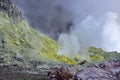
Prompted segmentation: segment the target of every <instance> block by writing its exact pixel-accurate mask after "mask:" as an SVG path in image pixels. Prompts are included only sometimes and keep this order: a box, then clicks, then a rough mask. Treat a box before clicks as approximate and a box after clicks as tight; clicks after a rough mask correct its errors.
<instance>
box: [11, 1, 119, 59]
mask: <svg viewBox="0 0 120 80" xmlns="http://www.w3.org/2000/svg"><path fill="white" fill-rule="evenodd" d="M13 2H14V3H16V4H17V5H18V6H19V7H20V8H21V9H22V10H23V12H24V14H25V16H26V17H27V19H28V20H29V22H30V23H31V25H32V26H34V28H36V29H38V30H40V31H42V32H43V33H45V34H47V35H49V36H50V37H52V38H53V39H55V40H58V42H59V43H60V44H61V45H62V46H63V48H62V49H60V50H59V53H61V54H66V55H69V56H72V57H74V56H76V55H77V54H78V53H79V52H80V51H81V48H84V47H87V46H95V47H100V48H103V49H104V50H106V51H119V52H120V42H119V40H120V17H119V16H120V15H119V14H120V9H119V7H120V6H119V4H120V0H13Z"/></svg>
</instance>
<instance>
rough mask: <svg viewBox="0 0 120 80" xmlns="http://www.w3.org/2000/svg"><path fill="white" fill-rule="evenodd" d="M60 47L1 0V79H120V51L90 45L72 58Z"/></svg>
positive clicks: (7, 1) (10, 5) (14, 8)
mask: <svg viewBox="0 0 120 80" xmlns="http://www.w3.org/2000/svg"><path fill="white" fill-rule="evenodd" d="M61 48H62V46H61V45H60V44H59V43H58V42H57V41H55V40H53V39H51V38H50V37H48V36H47V35H44V34H43V33H41V32H39V31H37V30H35V29H33V28H32V27H31V25H30V24H29V23H28V21H27V20H26V18H25V17H24V16H23V14H22V12H21V11H20V10H19V8H17V7H16V6H15V5H14V4H13V3H12V2H11V0H0V80H88V79H90V80H94V79H95V80H120V61H119V59H120V53H117V52H105V51H104V50H102V49H100V48H95V47H89V48H88V51H87V53H83V54H86V56H83V55H78V56H76V57H75V58H71V57H68V56H65V55H60V53H58V52H59V51H58V50H60V49H61ZM88 53H89V54H88ZM85 57H86V58H85ZM93 64H94V65H93ZM97 65H98V66H97ZM88 66H89V67H88ZM109 70H110V71H109ZM92 71H93V72H92ZM91 72H92V73H91ZM94 72H95V73H96V74H95V73H94ZM114 72H115V73H114ZM97 73H98V75H97ZM102 73H104V74H106V75H103V74H102ZM112 73H113V74H112ZM107 74H108V75H107ZM102 75H103V76H102ZM108 76H109V77H108ZM110 76H112V77H110Z"/></svg>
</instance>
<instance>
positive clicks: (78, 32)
mask: <svg viewBox="0 0 120 80" xmlns="http://www.w3.org/2000/svg"><path fill="white" fill-rule="evenodd" d="M58 42H59V43H60V44H61V45H62V46H63V48H62V49H61V50H59V53H61V54H64V55H67V56H70V57H75V56H76V55H77V54H79V52H80V51H81V50H80V48H83V47H87V46H95V47H100V48H103V49H104V50H106V51H120V24H119V18H118V15H117V14H116V13H113V12H107V13H105V14H104V15H103V16H100V17H93V16H87V17H86V18H85V19H84V20H83V21H82V22H80V23H79V24H76V25H75V26H74V27H73V28H72V29H71V32H70V34H61V35H60V36H59V40H58Z"/></svg>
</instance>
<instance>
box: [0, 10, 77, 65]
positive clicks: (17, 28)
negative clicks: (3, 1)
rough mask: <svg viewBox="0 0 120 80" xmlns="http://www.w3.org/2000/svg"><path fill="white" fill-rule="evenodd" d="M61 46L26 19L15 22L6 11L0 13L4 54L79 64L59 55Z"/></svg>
mask: <svg viewBox="0 0 120 80" xmlns="http://www.w3.org/2000/svg"><path fill="white" fill-rule="evenodd" d="M59 48H60V45H59V44H58V43H57V42H56V41H54V40H52V39H50V38H49V37H48V36H46V35H44V34H42V33H40V32H38V31H36V30H35V29H33V28H31V27H30V26H29V24H28V22H27V21H26V20H22V21H21V22H19V23H16V24H14V21H13V20H12V19H11V18H9V17H8V16H7V15H6V14H5V13H2V12H1V13H0V51H1V52H4V54H9V55H10V57H14V56H17V57H20V58H23V59H24V60H26V61H29V60H34V61H39V60H41V61H46V60H53V61H58V62H64V63H68V64H77V62H76V61H74V60H73V59H71V58H69V57H67V56H63V55H58V54H57V52H58V49H59Z"/></svg>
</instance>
